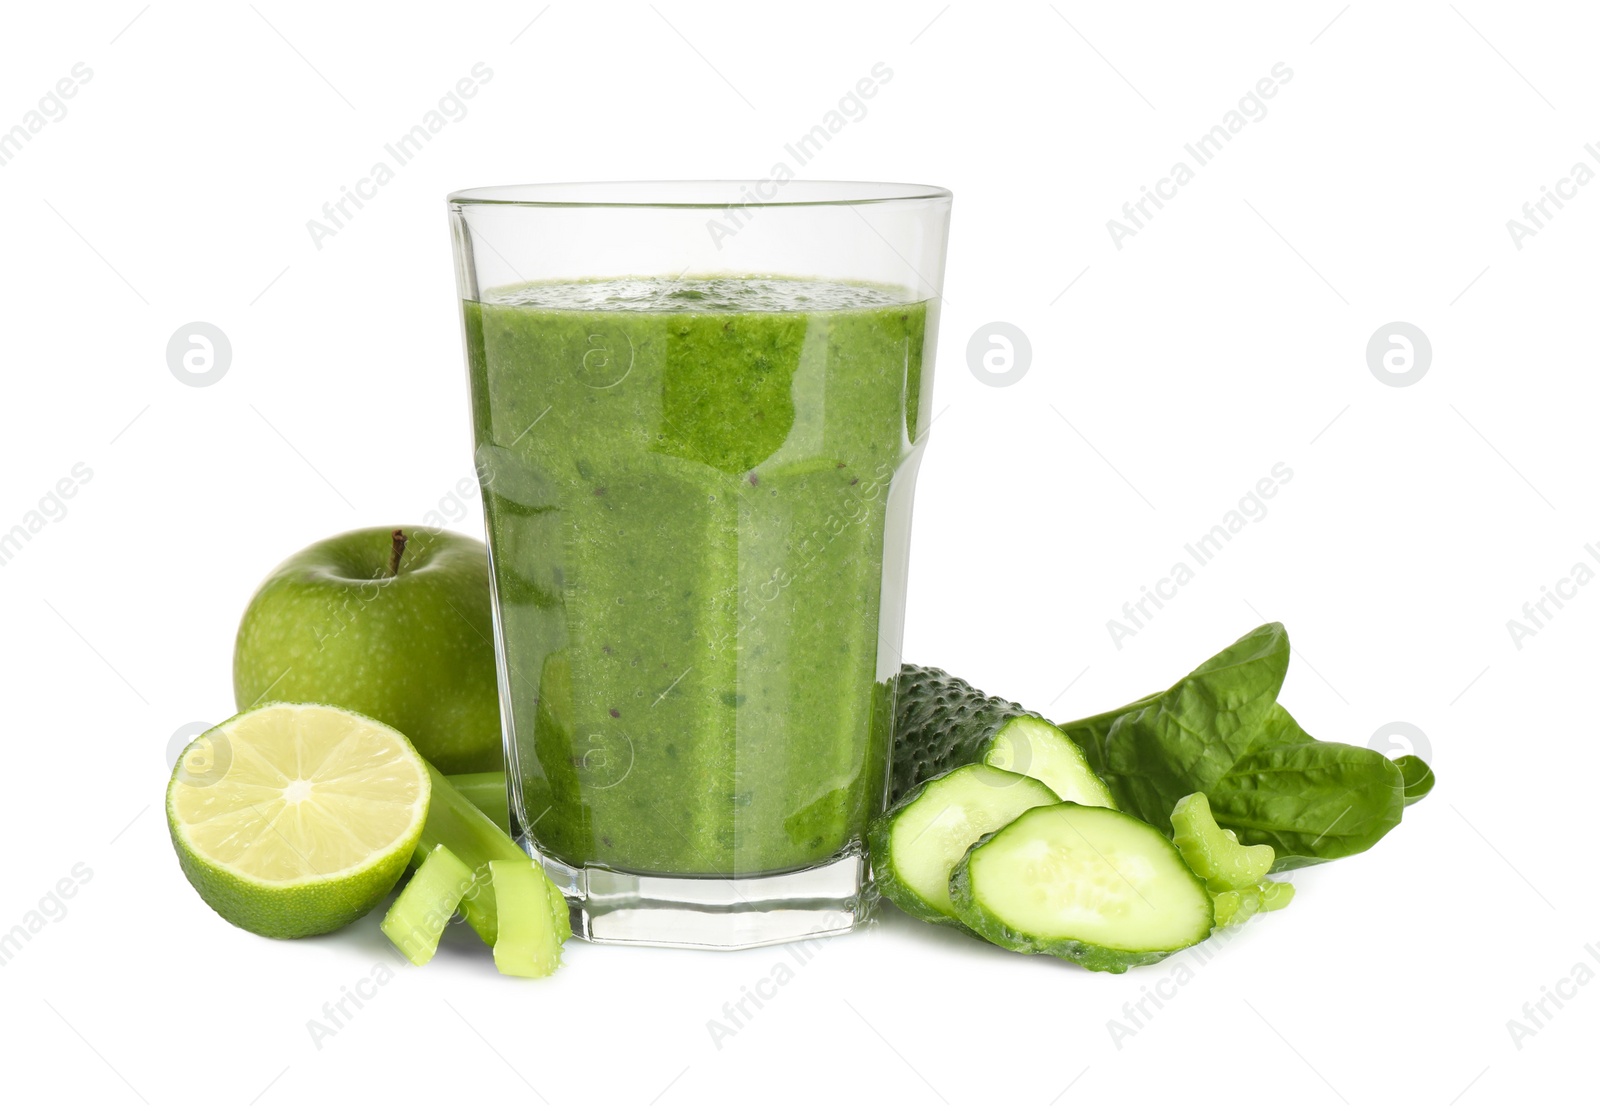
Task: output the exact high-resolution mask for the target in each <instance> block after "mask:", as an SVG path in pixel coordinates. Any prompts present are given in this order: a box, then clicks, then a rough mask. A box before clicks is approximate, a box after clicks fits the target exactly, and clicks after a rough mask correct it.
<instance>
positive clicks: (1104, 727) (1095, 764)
mask: <svg viewBox="0 0 1600 1111" xmlns="http://www.w3.org/2000/svg"><path fill="white" fill-rule="evenodd" d="M1166 693H1167V692H1166V691H1156V693H1155V694H1147V695H1145V696H1144V697H1143V698H1141V699H1139V700H1138V701H1136V702H1130V703H1128V704H1127V705H1126V706H1118V707H1117V708H1116V709H1115V710H1107V711H1106V712H1105V713H1103V714H1096V715H1094V716H1093V717H1087V718H1079V719H1078V720H1077V721H1069V722H1065V723H1063V724H1062V726H1061V731H1062V732H1063V733H1065V734H1066V735H1067V736H1068V737H1071V738H1072V743H1073V744H1075V745H1077V746H1078V747H1079V748H1080V749H1082V750H1083V755H1084V758H1085V759H1086V760H1088V761H1089V767H1090V768H1091V769H1093V771H1094V774H1095V775H1098V776H1099V777H1100V778H1101V779H1105V778H1106V776H1107V775H1109V774H1110V768H1109V766H1108V764H1107V761H1106V734H1108V733H1110V732H1111V727H1112V726H1113V725H1115V724H1116V721H1117V719H1118V718H1120V717H1121V716H1122V715H1123V714H1131V713H1132V712H1133V711H1135V710H1141V709H1143V708H1144V707H1146V706H1148V705H1150V704H1151V703H1152V702H1157V701H1160V699H1161V697H1162V696H1163V695H1165V694H1166Z"/></svg>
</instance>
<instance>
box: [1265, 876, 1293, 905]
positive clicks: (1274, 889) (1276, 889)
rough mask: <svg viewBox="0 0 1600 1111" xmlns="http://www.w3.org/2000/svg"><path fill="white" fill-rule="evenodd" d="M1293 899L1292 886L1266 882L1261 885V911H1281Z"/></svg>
mask: <svg viewBox="0 0 1600 1111" xmlns="http://www.w3.org/2000/svg"><path fill="white" fill-rule="evenodd" d="M1293 898H1294V884H1292V883H1282V882H1280V881H1276V880H1268V881H1267V882H1266V883H1264V884H1262V885H1261V909H1262V910H1263V911H1269V910H1282V909H1283V908H1284V907H1286V906H1288V905H1289V901H1290V900H1291V899H1293Z"/></svg>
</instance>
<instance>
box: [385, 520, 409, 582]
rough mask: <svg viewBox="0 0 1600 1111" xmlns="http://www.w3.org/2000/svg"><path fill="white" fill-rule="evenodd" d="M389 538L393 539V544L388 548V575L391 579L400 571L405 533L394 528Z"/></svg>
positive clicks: (404, 548)
mask: <svg viewBox="0 0 1600 1111" xmlns="http://www.w3.org/2000/svg"><path fill="white" fill-rule="evenodd" d="M391 539H392V540H393V541H394V546H393V547H392V548H390V549H389V577H390V578H391V579H392V578H394V577H395V576H396V575H398V574H399V573H400V557H401V556H403V555H405V554H406V534H405V533H404V532H403V531H401V530H400V529H395V530H394V536H393V537H392V538H391Z"/></svg>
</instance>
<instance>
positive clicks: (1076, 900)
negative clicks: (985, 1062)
mask: <svg viewBox="0 0 1600 1111" xmlns="http://www.w3.org/2000/svg"><path fill="white" fill-rule="evenodd" d="M950 894H951V899H952V902H953V903H954V905H955V910H956V914H957V916H958V917H959V918H960V919H961V921H962V922H964V923H966V925H967V926H968V927H969V928H970V929H972V930H973V931H974V932H975V933H977V934H978V935H979V936H980V937H983V938H984V939H986V940H988V941H992V942H993V943H994V944H996V945H999V946H1002V947H1003V948H1006V949H1012V950H1015V951H1016V952H1018V953H1046V954H1049V955H1051V956H1056V957H1062V958H1065V959H1066V960H1069V961H1072V962H1074V963H1076V964H1080V965H1082V966H1083V967H1084V968H1088V969H1091V970H1093V971H1096V972H1126V971H1127V970H1128V969H1129V968H1132V967H1133V966H1135V965H1141V964H1152V963H1154V962H1156V961H1158V960H1160V959H1161V958H1163V957H1165V956H1168V955H1169V954H1171V953H1174V952H1177V951H1178V950H1179V949H1186V948H1188V947H1189V946H1191V945H1196V944H1198V943H1199V942H1202V941H1204V940H1205V939H1206V937H1207V936H1209V935H1210V933H1211V927H1212V925H1213V923H1214V918H1213V915H1212V909H1211V895H1210V894H1209V893H1208V892H1207V891H1206V885H1205V882H1204V881H1203V880H1201V879H1200V877H1199V876H1197V875H1195V874H1194V872H1193V871H1191V870H1190V868H1189V865H1188V864H1186V863H1185V862H1184V859H1183V856H1182V854H1180V853H1179V852H1178V850H1177V847H1176V846H1174V845H1173V843H1172V842H1171V841H1168V840H1167V839H1166V837H1164V836H1162V834H1161V832H1160V831H1159V830H1157V829H1156V828H1155V827H1154V826H1150V825H1146V824H1145V823H1144V822H1141V821H1139V820H1138V819H1137V818H1131V817H1129V816H1128V815H1126V814H1122V813H1119V812H1118V811H1115V810H1108V809H1105V808H1104V807H1098V806H1082V805H1079V804H1078V803H1072V802H1062V803H1057V804H1056V805H1054V806H1041V807H1036V808H1034V809H1032V810H1028V811H1026V812H1025V813H1023V814H1022V815H1021V816H1020V817H1018V818H1017V819H1016V820H1015V821H1013V822H1012V823H1011V824H1010V825H1008V826H1006V827H1005V828H1004V829H1002V830H1000V831H999V832H998V833H991V834H989V835H987V836H986V837H984V838H983V839H982V840H980V841H979V842H978V843H977V844H976V845H974V846H973V847H972V848H971V849H970V850H968V852H967V855H966V856H965V857H964V858H963V859H962V861H961V863H960V864H958V865H957V866H956V869H955V872H954V874H953V875H952V876H951V877H950Z"/></svg>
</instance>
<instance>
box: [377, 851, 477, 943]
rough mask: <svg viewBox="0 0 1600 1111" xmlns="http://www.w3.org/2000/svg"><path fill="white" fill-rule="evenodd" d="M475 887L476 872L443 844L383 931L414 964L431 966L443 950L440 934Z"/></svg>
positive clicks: (431, 855) (404, 894) (420, 870)
mask: <svg viewBox="0 0 1600 1111" xmlns="http://www.w3.org/2000/svg"><path fill="white" fill-rule="evenodd" d="M471 886H472V870H471V869H470V868H468V867H467V866H466V865H465V864H463V863H461V861H460V860H459V859H457V857H456V854H455V853H453V852H451V851H450V850H449V849H447V848H445V847H444V846H443V845H434V847H433V848H432V849H430V850H428V858H427V859H426V860H424V861H423V862H422V867H420V868H418V869H417V871H416V874H415V875H413V876H412V877H411V879H410V881H409V882H408V883H407V884H406V886H405V888H404V889H403V890H402V891H401V892H400V897H399V898H398V899H396V900H395V901H394V905H393V906H391V907H390V908H389V913H388V914H385V915H384V916H383V926H382V929H383V932H384V934H386V935H387V936H388V938H389V940H390V941H392V942H394V946H395V948H396V949H398V950H400V952H401V954H402V955H403V956H404V957H405V958H406V960H408V961H410V962H411V963H412V964H416V965H422V964H427V963H428V962H429V961H431V960H432V959H433V954H434V953H435V952H436V951H437V950H438V948H439V935H440V934H442V933H444V928H445V924H446V923H448V922H449V921H450V916H451V915H452V914H454V913H455V912H456V907H457V906H459V905H460V903H461V899H462V896H464V895H465V894H466V893H467V890H468V888H470V887H471Z"/></svg>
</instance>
